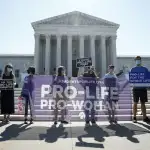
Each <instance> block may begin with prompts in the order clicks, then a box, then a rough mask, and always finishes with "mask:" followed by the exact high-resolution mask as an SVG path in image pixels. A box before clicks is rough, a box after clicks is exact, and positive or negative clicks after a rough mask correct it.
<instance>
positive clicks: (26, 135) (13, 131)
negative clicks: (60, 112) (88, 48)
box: [0, 123, 150, 148]
mask: <svg viewBox="0 0 150 150" xmlns="http://www.w3.org/2000/svg"><path fill="white" fill-rule="evenodd" d="M27 127H28V125H22V124H20V125H17V124H13V125H10V126H8V127H6V129H5V131H4V132H2V133H0V136H1V137H0V141H6V140H44V141H45V142H48V143H53V142H56V141H57V140H58V139H59V138H77V139H78V142H76V146H80V147H95V148H103V147H104V146H103V144H101V143H98V142H104V141H105V137H109V136H118V137H126V138H127V139H128V140H129V141H131V142H133V143H139V141H138V139H137V138H135V137H134V135H140V134H146V133H150V132H149V131H148V130H146V129H144V128H142V127H140V126H138V125H136V124H132V123H125V124H117V125H101V126H100V127H99V126H89V127H87V128H84V127H83V126H79V127H66V128H64V127H61V126H59V127H50V128H48V127H42V126H33V127H28V128H27ZM83 138H84V139H83ZM87 138H94V140H95V141H97V142H96V143H88V142H85V141H86V139H87Z"/></svg>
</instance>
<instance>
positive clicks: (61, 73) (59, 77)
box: [52, 66, 68, 126]
mask: <svg viewBox="0 0 150 150" xmlns="http://www.w3.org/2000/svg"><path fill="white" fill-rule="evenodd" d="M65 80H66V75H65V67H64V66H59V67H58V70H57V74H56V75H55V78H54V80H53V85H52V89H53V87H54V86H57V85H58V86H61V87H62V89H63V91H62V93H61V95H62V96H60V95H59V94H56V95H55V93H53V92H52V93H53V96H54V95H55V96H54V99H55V101H56V105H55V110H54V125H55V126H56V125H57V123H58V110H59V108H58V107H59V106H58V104H59V102H61V101H64V102H65V103H66V104H67V101H66V100H67V97H66V96H65V93H64V90H65V89H66V87H67V83H65V82H64V81H65ZM60 105H61V110H60V113H61V114H60V115H61V119H60V122H61V125H63V124H68V121H66V116H67V109H66V106H64V103H60Z"/></svg>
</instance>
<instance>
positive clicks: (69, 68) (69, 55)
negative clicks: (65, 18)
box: [67, 35, 72, 77]
mask: <svg viewBox="0 0 150 150" xmlns="http://www.w3.org/2000/svg"><path fill="white" fill-rule="evenodd" d="M67 38H68V49H67V74H68V76H69V77H72V36H71V35H68V36H67Z"/></svg>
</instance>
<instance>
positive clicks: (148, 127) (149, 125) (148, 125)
mask: <svg viewBox="0 0 150 150" xmlns="http://www.w3.org/2000/svg"><path fill="white" fill-rule="evenodd" d="M137 124H139V125H142V126H143V127H145V128H147V129H148V130H150V123H147V124H145V123H141V122H137Z"/></svg>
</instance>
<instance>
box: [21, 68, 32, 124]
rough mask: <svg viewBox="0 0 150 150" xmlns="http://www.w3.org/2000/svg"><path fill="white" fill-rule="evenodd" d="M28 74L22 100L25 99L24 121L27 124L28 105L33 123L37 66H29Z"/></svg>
mask: <svg viewBox="0 0 150 150" xmlns="http://www.w3.org/2000/svg"><path fill="white" fill-rule="evenodd" d="M27 73H28V75H27V76H26V77H25V78H24V84H23V87H22V91H21V96H20V97H22V100H25V115H24V117H25V119H24V123H25V124H27V123H28V122H27V117H28V106H29V108H30V124H32V123H33V91H34V82H33V79H34V78H33V76H34V74H35V68H34V67H32V66H31V67H29V68H28V70H27Z"/></svg>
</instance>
